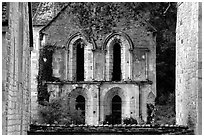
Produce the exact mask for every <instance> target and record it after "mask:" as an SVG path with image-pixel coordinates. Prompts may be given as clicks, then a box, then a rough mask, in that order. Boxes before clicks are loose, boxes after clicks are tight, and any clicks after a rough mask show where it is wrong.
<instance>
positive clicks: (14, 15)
mask: <svg viewBox="0 0 204 137" xmlns="http://www.w3.org/2000/svg"><path fill="white" fill-rule="evenodd" d="M7 10H8V15H9V16H8V17H9V21H8V22H9V24H8V29H7V31H6V33H5V34H4V37H3V45H2V47H3V52H5V53H6V54H3V64H2V65H3V66H4V67H3V74H2V79H3V80H2V82H3V83H2V88H3V90H2V91H3V93H2V102H3V103H2V104H3V109H2V113H3V117H2V119H3V120H2V122H3V123H2V127H3V134H15V135H17V134H27V131H28V130H29V123H30V38H29V14H28V13H29V9H28V3H14V2H11V3H9V4H8V7H7Z"/></svg>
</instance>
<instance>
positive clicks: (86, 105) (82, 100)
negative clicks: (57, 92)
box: [69, 87, 92, 124]
mask: <svg viewBox="0 0 204 137" xmlns="http://www.w3.org/2000/svg"><path fill="white" fill-rule="evenodd" d="M69 96H70V99H69V108H70V113H71V115H74V114H75V113H77V114H78V112H79V111H80V114H82V116H84V117H85V123H86V124H89V122H90V120H89V118H88V117H89V116H90V111H91V110H92V105H91V101H90V100H92V98H91V95H90V94H89V92H88V90H87V89H85V88H81V87H77V88H75V89H73V90H72V91H71V92H70V95H69Z"/></svg>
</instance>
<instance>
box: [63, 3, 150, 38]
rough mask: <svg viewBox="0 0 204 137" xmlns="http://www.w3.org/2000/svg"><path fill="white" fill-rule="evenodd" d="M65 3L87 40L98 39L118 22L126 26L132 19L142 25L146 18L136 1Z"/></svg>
mask: <svg viewBox="0 0 204 137" xmlns="http://www.w3.org/2000/svg"><path fill="white" fill-rule="evenodd" d="M67 5H68V7H69V8H70V12H71V13H72V14H74V15H75V17H76V18H75V20H76V21H75V22H78V24H77V25H78V26H79V27H80V28H81V30H82V32H83V34H84V35H85V36H86V37H87V39H88V40H91V39H93V40H98V39H100V37H101V36H103V35H104V34H108V33H110V32H112V31H113V30H114V27H116V24H117V23H118V22H122V24H124V26H126V27H128V26H129V24H130V21H131V20H134V21H138V23H139V24H140V25H142V26H143V25H144V19H145V18H148V16H144V12H140V10H141V9H142V6H141V5H142V3H137V2H127V3H125V2H80V3H79V2H72V3H68V4H67ZM79 9H80V10H79ZM135 23H136V22H135Z"/></svg>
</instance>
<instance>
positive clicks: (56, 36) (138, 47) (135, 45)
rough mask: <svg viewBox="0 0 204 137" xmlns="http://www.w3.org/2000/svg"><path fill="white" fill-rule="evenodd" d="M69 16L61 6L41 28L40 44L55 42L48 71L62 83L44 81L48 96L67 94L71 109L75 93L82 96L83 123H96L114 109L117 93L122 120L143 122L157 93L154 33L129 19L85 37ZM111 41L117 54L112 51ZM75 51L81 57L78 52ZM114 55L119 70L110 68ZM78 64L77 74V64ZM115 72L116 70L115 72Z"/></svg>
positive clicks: (74, 100) (71, 15) (101, 120)
mask: <svg viewBox="0 0 204 137" xmlns="http://www.w3.org/2000/svg"><path fill="white" fill-rule="evenodd" d="M73 18H74V15H73V14H71V13H70V12H69V8H64V9H63V10H62V11H61V12H60V13H59V14H58V15H57V16H56V17H55V18H54V19H53V20H52V21H51V22H50V23H48V25H47V26H45V27H44V28H43V29H42V30H41V31H40V35H41V38H42V39H41V46H44V45H46V43H49V44H51V45H55V46H57V47H59V48H58V49H56V50H55V52H54V53H53V58H52V60H53V61H52V68H53V76H54V77H57V78H59V79H60V80H61V81H63V82H49V81H48V82H47V85H48V92H49V93H50V94H51V95H50V99H52V98H58V97H62V96H63V97H67V98H70V107H71V110H73V111H74V110H75V109H76V105H77V103H76V99H77V97H78V96H80V95H81V96H83V98H84V99H85V123H86V124H89V125H97V124H101V123H102V122H103V121H104V120H105V117H106V116H107V115H110V114H112V113H113V111H114V110H113V109H114V108H112V104H113V98H114V97H116V96H117V97H118V96H119V98H120V99H121V102H120V103H121V108H120V110H119V111H120V113H121V114H120V115H121V122H122V120H123V119H124V118H130V117H133V118H135V119H137V121H141V120H144V121H146V120H147V103H152V104H154V99H155V97H156V36H155V34H154V32H151V31H148V30H147V29H146V28H145V27H144V26H139V25H138V22H134V21H133V20H130V24H131V25H130V27H129V28H127V27H126V26H125V25H123V24H120V23H118V24H117V26H116V27H115V29H114V32H112V33H109V34H104V35H102V36H100V37H101V39H99V40H98V41H95V42H94V41H92V42H90V41H88V40H87V39H86V37H85V36H84V35H83V33H82V31H81V29H80V28H79V27H78V26H77V25H76V24H77V23H76V22H75V23H74V22H73ZM116 45H117V46H119V50H118V49H117V51H118V52H119V55H118V54H117V53H115V51H114V50H116V49H115V47H116ZM60 47H61V49H60ZM80 48H81V49H82V51H80ZM78 52H80V53H81V54H82V55H83V56H79V55H77V53H78ZM116 54H117V55H116ZM116 56H119V58H118V60H120V65H119V66H118V67H119V68H120V72H119V71H118V70H117V68H114V65H116V64H114V62H116V60H114V57H115V58H116ZM78 58H80V59H78ZM81 64H83V65H82V67H83V74H80V75H83V76H82V79H81V76H79V74H78V72H79V69H80V68H79V67H77V66H78V65H81ZM114 71H118V73H117V74H114ZM116 75H120V76H116ZM113 76H114V77H116V78H115V79H114V78H113ZM79 79H80V80H79Z"/></svg>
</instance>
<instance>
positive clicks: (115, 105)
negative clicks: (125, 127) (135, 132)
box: [112, 95, 122, 124]
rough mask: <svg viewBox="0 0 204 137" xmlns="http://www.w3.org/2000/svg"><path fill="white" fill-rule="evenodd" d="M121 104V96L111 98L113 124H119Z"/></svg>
mask: <svg viewBox="0 0 204 137" xmlns="http://www.w3.org/2000/svg"><path fill="white" fill-rule="evenodd" d="M121 104H122V101H121V98H120V97H119V96H118V95H116V96H114V97H113V99H112V115H113V119H112V120H113V121H112V123H113V124H121V107H122V105H121Z"/></svg>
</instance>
